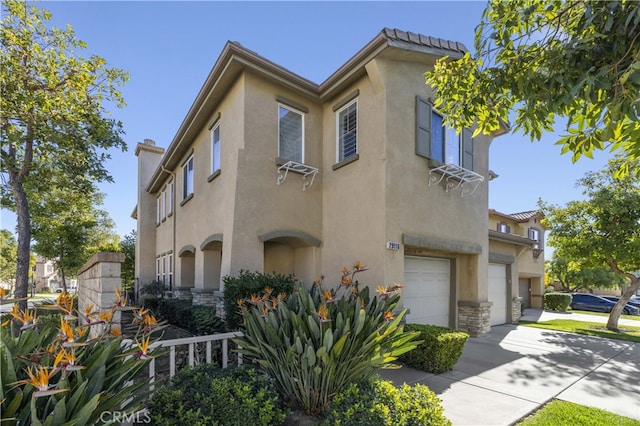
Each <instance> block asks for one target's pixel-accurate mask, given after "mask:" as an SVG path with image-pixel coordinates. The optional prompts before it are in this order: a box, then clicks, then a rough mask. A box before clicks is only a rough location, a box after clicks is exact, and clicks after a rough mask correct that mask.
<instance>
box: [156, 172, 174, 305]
mask: <svg viewBox="0 0 640 426" xmlns="http://www.w3.org/2000/svg"><path fill="white" fill-rule="evenodd" d="M160 168H161V169H162V171H163V172H166V173H169V174H170V175H171V180H172V182H173V206H171V211H172V212H173V235H172V236H171V241H172V242H173V243H172V251H171V253H173V256H171V258H172V259H173V265H170V266H171V270H172V280H171V285H170V286H169V291H170V292H172V298H173V283H174V282H175V281H176V268H175V264H176V256H177V253H176V219H177V215H178V209H177V208H176V198H177V197H176V191H177V182H176V174H175V173H174V172H172V171H171V170H169V169H165V168H164V165H163V164H162V161H161V162H160Z"/></svg>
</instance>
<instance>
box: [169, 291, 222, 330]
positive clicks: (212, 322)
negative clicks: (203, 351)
mask: <svg viewBox="0 0 640 426" xmlns="http://www.w3.org/2000/svg"><path fill="white" fill-rule="evenodd" d="M157 309H158V310H157V312H158V316H159V317H161V318H162V319H164V320H166V321H167V322H168V323H169V324H172V325H175V326H177V327H180V328H183V329H185V330H188V331H190V332H191V333H193V334H196V335H205V334H214V333H222V332H224V331H225V325H224V321H223V320H222V319H221V318H218V317H217V316H216V308H215V307H212V306H198V305H193V304H192V303H191V301H190V300H181V299H160V300H159V303H158V308H157Z"/></svg>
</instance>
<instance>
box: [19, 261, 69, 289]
mask: <svg viewBox="0 0 640 426" xmlns="http://www.w3.org/2000/svg"><path fill="white" fill-rule="evenodd" d="M32 269H33V279H32V282H31V283H30V285H33V284H34V283H35V289H34V291H35V292H36V293H39V292H48V291H52V292H53V291H56V290H58V289H60V288H62V278H60V276H58V269H57V268H56V264H55V262H54V261H52V260H49V259H46V258H44V257H42V256H36V264H35V265H34V266H33V268H32ZM66 281H67V290H68V291H75V290H76V289H77V285H78V280H77V279H70V278H66Z"/></svg>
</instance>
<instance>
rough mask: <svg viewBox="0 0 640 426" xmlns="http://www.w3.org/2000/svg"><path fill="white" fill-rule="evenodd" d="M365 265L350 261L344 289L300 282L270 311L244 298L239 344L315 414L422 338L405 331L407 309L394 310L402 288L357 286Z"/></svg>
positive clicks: (288, 393) (290, 397)
mask: <svg viewBox="0 0 640 426" xmlns="http://www.w3.org/2000/svg"><path fill="white" fill-rule="evenodd" d="M365 270H367V268H366V267H364V266H363V265H362V263H360V262H356V263H355V264H354V266H353V268H352V269H348V268H346V267H345V268H344V269H343V270H342V277H341V279H340V284H339V286H338V290H337V291H333V290H332V291H324V290H323V289H322V281H321V280H318V281H317V282H316V283H314V285H313V286H312V288H311V290H310V291H309V290H307V289H306V287H304V286H299V287H298V288H297V289H296V291H294V292H293V294H292V295H291V296H290V297H289V298H288V299H287V300H286V301H281V302H280V303H278V304H277V305H275V306H274V305H273V304H272V305H271V309H270V311H269V312H268V313H266V314H265V312H264V310H263V307H264V306H265V305H264V304H262V305H260V304H259V303H256V302H254V303H245V304H242V306H240V309H241V311H242V316H243V319H244V322H245V331H244V336H241V337H238V338H236V339H234V342H235V343H237V344H238V347H239V348H240V349H238V352H240V353H242V354H243V355H244V356H245V357H246V358H247V359H250V360H253V361H255V362H257V363H258V364H260V365H261V366H262V367H263V368H264V369H265V370H266V371H267V372H268V373H269V375H270V376H271V377H272V378H273V379H274V381H275V383H276V386H277V388H278V390H279V392H280V394H281V395H282V396H283V397H284V398H285V399H288V400H290V401H292V402H293V403H295V404H297V405H299V406H300V407H301V408H303V409H304V410H305V411H307V412H308V413H309V414H313V415H321V414H323V413H324V412H325V411H326V410H327V408H328V405H329V402H330V401H331V399H332V397H333V396H334V395H336V394H337V393H338V392H340V391H341V390H343V389H345V388H346V387H347V386H348V385H350V384H352V383H357V382H360V381H361V380H365V379H367V378H369V377H371V376H372V375H373V374H375V373H376V372H377V371H378V370H379V369H380V368H388V367H392V366H393V364H392V362H393V361H394V360H395V359H396V358H397V357H398V356H399V355H401V354H403V353H405V352H408V351H410V350H412V349H414V348H415V347H416V346H417V345H418V344H419V343H421V342H419V341H417V336H418V335H419V333H405V332H404V329H403V326H402V325H401V323H400V321H401V320H402V317H403V315H404V311H403V312H401V313H399V314H398V315H394V314H393V309H394V308H395V306H396V304H397V302H398V300H399V298H400V295H399V294H398V291H396V290H399V289H395V290H394V291H393V292H392V291H388V290H391V289H392V288H393V287H390V288H389V289H387V288H384V293H385V297H380V298H378V297H373V298H371V297H370V296H369V289H368V287H365V288H364V289H362V290H360V291H359V290H357V286H358V283H357V281H356V280H354V276H355V275H356V274H358V273H361V272H364V271H365ZM247 302H251V301H250V300H248V301H247Z"/></svg>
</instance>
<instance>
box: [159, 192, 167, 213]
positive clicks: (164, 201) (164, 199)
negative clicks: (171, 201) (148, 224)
mask: <svg viewBox="0 0 640 426" xmlns="http://www.w3.org/2000/svg"><path fill="white" fill-rule="evenodd" d="M160 204H161V206H160V207H161V209H162V220H165V219H166V218H167V188H166V187H165V189H163V190H162V201H161V203H160Z"/></svg>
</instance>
